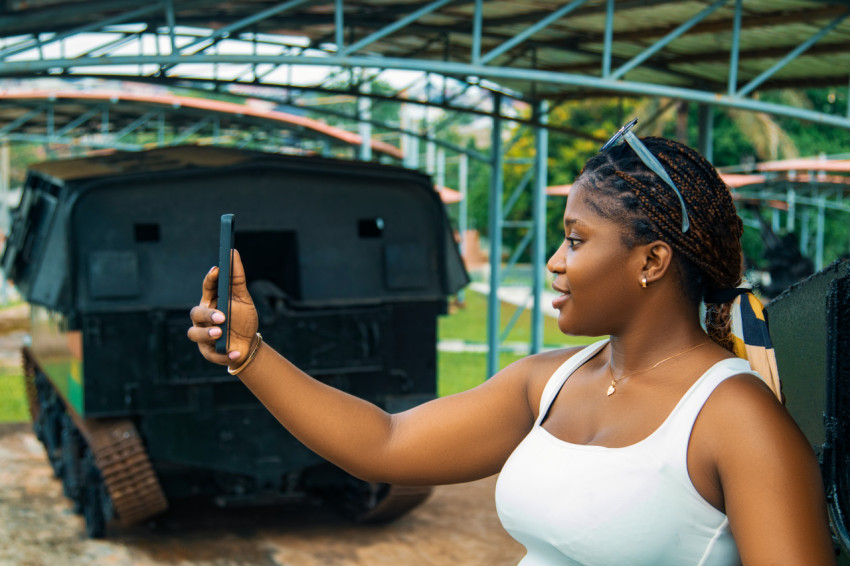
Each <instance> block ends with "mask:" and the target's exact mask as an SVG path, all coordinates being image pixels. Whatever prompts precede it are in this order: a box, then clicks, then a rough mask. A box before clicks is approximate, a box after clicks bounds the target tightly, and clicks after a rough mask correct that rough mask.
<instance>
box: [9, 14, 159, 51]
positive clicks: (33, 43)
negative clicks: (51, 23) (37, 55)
mask: <svg viewBox="0 0 850 566" xmlns="http://www.w3.org/2000/svg"><path fill="white" fill-rule="evenodd" d="M159 8H160V6H159V4H153V5H151V6H146V7H144V8H139V9H138V10H133V11H131V12H126V13H124V14H120V15H118V16H114V17H112V18H107V19H106V20H103V21H99V22H94V23H91V24H86V25H84V26H80V27H78V28H74V29H72V30H69V31H65V32H62V33H57V34H56V35H54V36H53V37H51V38H50V39H49V40H47V41H45V42H42V41H41V40H40V39H39V38H37V37H36V38H34V39H31V40H29V41H27V42H24V43H26V45H21V44H20V43H17V44H15V45H14V46H12V47H7V48H6V49H0V57H9V56H11V55H15V54H17V53H22V52H24V51H26V50H28V49H33V48H36V47H41V46H43V45H45V44H48V43H53V42H56V41H61V40H63V39H66V38H68V37H71V36H74V35H79V34H83V33H88V32H92V31H96V30H98V29H100V28H103V27H106V26H110V25H113V24H119V23H122V22H126V21H127V20H132V19H134V18H137V17H139V16H144V15H145V14H148V13H150V12H153V11H154V10H158V9H159Z"/></svg>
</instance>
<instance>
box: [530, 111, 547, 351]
mask: <svg viewBox="0 0 850 566" xmlns="http://www.w3.org/2000/svg"><path fill="white" fill-rule="evenodd" d="M534 110H535V114H536V118H537V120H536V121H537V127H536V128H535V131H534V133H535V138H534V141H535V151H534V153H535V155H534V157H535V160H534V169H535V172H534V195H533V197H532V204H531V206H532V218H531V221H532V223H533V228H532V229H533V230H534V242H533V244H532V250H533V251H532V261H531V269H532V274H533V276H532V283H531V286H532V287H531V288H532V293H533V296H534V303H533V307H532V311H531V353H532V354H536V353H538V352H540V351H541V350H542V349H543V285H544V284H545V279H544V273H545V272H544V270H545V268H546V184H547V181H548V179H547V170H546V169H547V168H546V164H547V162H548V159H549V130H547V129H546V128H545V127H544V126H545V125H546V123H547V121H548V120H547V118H548V114H549V104H548V102H547V101H545V100H541V101H539V102H538V103H537V106H536V107H535V109H534Z"/></svg>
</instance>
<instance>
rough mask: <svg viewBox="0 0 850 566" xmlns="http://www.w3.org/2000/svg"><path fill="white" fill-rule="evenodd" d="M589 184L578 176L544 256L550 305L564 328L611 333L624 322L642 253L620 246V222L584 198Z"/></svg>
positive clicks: (579, 332)
mask: <svg viewBox="0 0 850 566" xmlns="http://www.w3.org/2000/svg"><path fill="white" fill-rule="evenodd" d="M592 198H594V194H593V188H592V186H590V185H586V184H584V183H582V182H581V180H579V181H578V182H576V183H575V184H573V187H572V189H571V191H570V197H569V199H568V200H567V207H566V210H565V211H564V242H563V243H562V244H561V247H559V248H558V251H556V252H555V254H554V255H553V256H552V257H551V258H550V259H549V262H548V264H547V267H548V269H549V271H551V272H552V273H553V274H554V275H555V281H554V283H553V284H552V287H553V288H554V289H555V290H556V291H557V292H559V293H561V294H560V295H559V296H558V297H557V298H556V299H555V300H554V301H552V305H553V306H554V307H555V309H557V310H558V311H559V312H560V315H559V317H558V328H560V329H561V332H563V333H565V334H573V335H581V336H602V335H606V334H617V333H618V331H619V330H621V329H622V328H623V324H627V323H628V313H629V312H630V311H631V310H632V309H631V308H630V305H631V304H633V302H632V301H633V300H634V299H636V298H637V293H639V292H640V291H641V290H642V289H641V285H640V275H641V269H642V268H643V261H644V260H643V259H642V258H641V257H640V252H639V251H638V250H635V249H629V248H627V247H626V245H625V243H624V242H623V239H622V236H621V234H622V228H621V227H620V225H619V224H617V223H615V222H614V221H612V220H610V219H608V218H605V217H603V216H600V215H599V214H598V213H597V212H596V211H595V209H594V208H593V207H592V206H591V205H590V204H589V199H592Z"/></svg>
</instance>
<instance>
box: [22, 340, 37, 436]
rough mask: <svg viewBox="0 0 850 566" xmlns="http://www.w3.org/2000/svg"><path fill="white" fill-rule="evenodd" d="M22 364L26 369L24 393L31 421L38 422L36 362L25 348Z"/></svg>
mask: <svg viewBox="0 0 850 566" xmlns="http://www.w3.org/2000/svg"><path fill="white" fill-rule="evenodd" d="M21 357H22V360H21V363H22V365H23V369H24V391H25V393H26V396H27V408H28V409H29V413H30V419H31V420H32V422H36V420H37V419H38V411H39V404H38V390H37V389H36V387H35V367H36V364H35V361H34V360H33V358H32V356H31V355H30V354H29V350H28V349H27V348H24V349H23V350H22V352H21Z"/></svg>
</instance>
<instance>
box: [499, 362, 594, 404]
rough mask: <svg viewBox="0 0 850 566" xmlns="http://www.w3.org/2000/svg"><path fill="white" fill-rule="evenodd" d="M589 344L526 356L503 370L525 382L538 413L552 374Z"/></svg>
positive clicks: (527, 392) (527, 391)
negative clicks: (544, 390) (541, 398)
mask: <svg viewBox="0 0 850 566" xmlns="http://www.w3.org/2000/svg"><path fill="white" fill-rule="evenodd" d="M586 347H587V346H571V347H569V348H559V349H557V350H547V351H545V352H540V353H539V354H532V355H530V356H526V357H524V358H522V359H520V360H517V361H516V362H514V363H512V364H511V365H509V366H508V367H506V368H505V369H504V370H502V372H500V373H504V374H506V376H507V375H509V376H511V377H512V378H516V379H521V380H523V381H524V382H525V387H526V395H527V398H528V401H529V404H530V405H531V407H530V408H531V410H532V412H533V413H534V414H535V415H536V414H537V410H538V404H539V402H540V397H541V396H542V395H543V389H544V388H545V387H546V383H547V382H548V381H549V378H551V377H552V374H554V373H555V371H557V369H558V368H559V367H561V366H562V365H563V364H564V362H566V361H567V360H569V359H570V358H572V357H573V356H575V355H576V354H578V353H579V352H581V351H582V350H584V349H585V348H586Z"/></svg>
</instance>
